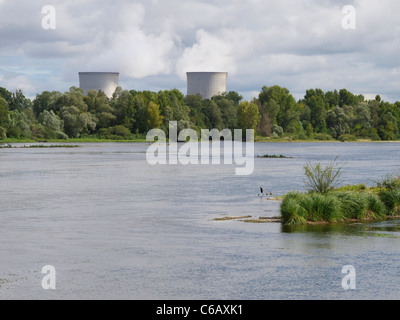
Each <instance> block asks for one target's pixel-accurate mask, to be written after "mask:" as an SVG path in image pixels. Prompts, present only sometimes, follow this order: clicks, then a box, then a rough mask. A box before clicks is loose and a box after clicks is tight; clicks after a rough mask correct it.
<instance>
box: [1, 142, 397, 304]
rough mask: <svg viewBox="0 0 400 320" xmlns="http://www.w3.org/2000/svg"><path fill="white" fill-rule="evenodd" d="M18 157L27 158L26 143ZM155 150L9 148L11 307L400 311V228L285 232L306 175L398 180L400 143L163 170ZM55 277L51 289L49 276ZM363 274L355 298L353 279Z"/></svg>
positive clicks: (271, 150) (298, 150)
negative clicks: (265, 306)
mask: <svg viewBox="0 0 400 320" xmlns="http://www.w3.org/2000/svg"><path fill="white" fill-rule="evenodd" d="M13 146H21V145H19V144H13ZM148 146H149V145H148V144H146V143H99V144H79V147H78V148H3V149H0V257H1V260H0V298H1V299H155V300H157V299H194V300H197V299H244V300H246V299H252V300H264V299H399V298H400V292H399V290H400V289H399V288H400V263H399V262H400V260H399V259H400V246H399V244H400V238H399V237H400V221H397V220H393V221H384V222H375V223H363V224H354V223H353V224H337V225H331V226H314V227H310V226H308V227H299V228H285V227H283V226H281V224H280V223H261V224H260V223H258V224H254V223H245V222H241V221H214V220H213V219H214V218H219V217H224V216H246V215H250V216H253V217H255V218H256V217H260V216H263V217H265V216H271V217H272V216H277V215H279V202H277V201H271V200H268V199H266V198H264V197H259V196H258V193H259V187H260V186H262V187H263V188H264V189H265V190H268V191H272V192H273V194H274V195H281V194H284V193H286V192H288V191H290V190H299V191H303V165H304V164H305V163H306V162H307V161H313V162H314V161H315V162H322V163H327V162H330V161H333V160H334V159H335V158H336V157H338V163H339V164H341V165H343V166H344V168H343V176H342V177H343V181H342V184H354V183H362V182H365V183H366V184H367V185H373V184H374V183H375V182H374V181H377V180H380V179H381V178H382V177H383V176H384V175H385V174H387V173H397V172H398V170H399V164H400V144H398V143H365V144H364V143H256V144H255V155H256V156H257V155H258V156H262V155H264V154H269V155H280V154H282V155H285V156H287V157H291V158H283V159H273V158H271V159H270V158H264V159H262V158H255V168H254V172H253V174H251V175H249V176H237V175H235V168H236V167H237V166H236V165H235V164H232V165H222V164H221V165H186V166H185V165H179V164H178V165H156V166H151V165H150V164H149V163H148V162H147V161H146V150H147V148H148ZM46 265H51V266H53V267H54V268H55V271H56V273H55V278H54V280H55V284H56V289H55V290H44V289H43V287H42V279H43V278H44V277H45V276H46V274H44V273H42V272H41V271H42V267H43V266H46ZM346 265H351V266H353V267H354V270H355V277H354V278H353V280H354V281H353V283H355V284H356V288H355V289H349V290H345V289H344V288H343V286H342V279H343V278H344V277H345V276H346V274H345V273H342V268H343V267H344V266H346Z"/></svg>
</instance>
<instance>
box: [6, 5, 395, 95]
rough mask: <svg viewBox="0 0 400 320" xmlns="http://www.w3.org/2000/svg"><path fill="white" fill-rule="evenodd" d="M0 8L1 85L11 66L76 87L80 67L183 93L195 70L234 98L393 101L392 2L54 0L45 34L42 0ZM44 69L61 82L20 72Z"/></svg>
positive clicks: (40, 82) (38, 80) (36, 79)
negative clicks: (345, 96) (344, 94)
mask: <svg viewBox="0 0 400 320" xmlns="http://www.w3.org/2000/svg"><path fill="white" fill-rule="evenodd" d="M0 3H1V4H2V10H1V11H0V21H1V22H0V38H1V39H2V41H1V43H0V77H3V81H4V78H5V73H3V74H1V72H2V71H1V70H5V67H7V66H8V65H7V63H8V62H10V61H11V63H12V66H15V67H18V68H19V70H20V71H18V74H19V75H22V76H25V77H27V78H28V79H30V80H31V82H32V83H35V85H36V84H37V87H38V88H40V89H46V90H53V89H57V90H68V87H69V86H71V85H77V79H78V76H77V74H78V72H79V71H88V70H94V71H97V70H98V71H102V70H106V71H119V72H120V73H121V77H124V78H125V80H126V81H127V82H126V83H129V82H130V81H129V79H131V82H130V83H135V84H136V83H138V82H137V81H136V80H135V79H142V80H143V81H141V83H146V85H147V84H149V86H151V87H152V88H154V87H157V86H158V87H160V89H169V87H165V86H168V84H169V83H171V86H175V85H177V84H178V85H179V82H181V83H182V86H181V87H185V86H186V83H185V79H186V77H185V73H186V72H187V71H194V70H203V71H227V72H229V75H230V76H229V81H228V85H229V84H230V85H232V86H233V88H232V89H234V90H236V91H239V92H240V91H241V90H243V92H252V91H256V90H259V89H260V88H261V87H262V86H263V85H273V84H278V85H282V86H286V87H287V88H288V89H289V90H291V91H295V92H302V91H303V92H304V90H305V89H308V88H310V87H316V86H317V87H321V88H324V89H325V88H326V89H340V88H337V87H338V86H340V87H346V88H348V89H349V90H352V88H354V90H359V91H363V92H372V93H374V92H378V93H379V92H383V91H385V93H386V95H388V96H392V97H396V96H397V97H398V98H397V99H400V94H399V92H400V85H399V80H398V78H399V75H398V70H399V69H400V63H399V62H398V60H399V59H398V52H400V23H399V22H398V21H399V14H398V13H399V12H400V2H399V1H396V0H382V1H379V2H377V1H375V0H362V1H361V0H360V1H348V0H324V1H317V0H306V1H298V0H285V1H278V0H271V1H263V0H245V1H239V0H221V1H218V2H215V1H197V0H185V1H182V0H163V1H161V0H153V1H148V0H137V1H135V2H131V1H127V0H114V1H112V2H110V1H105V0H80V1H77V0H65V1H62V2H55V4H54V6H55V8H56V12H57V29H56V30H50V31H49V30H43V29H42V28H41V19H42V15H41V8H42V6H43V5H46V4H48V1H46V0H37V1H28V0H13V1H7V2H5V1H2V0H0ZM348 4H351V5H354V6H355V7H356V15H357V29H356V30H344V29H343V28H342V26H341V19H342V12H341V8H342V6H344V5H348ZM10 57H12V59H11V58H10ZM1 61H3V63H1ZM46 63H49V64H50V65H51V66H52V67H51V71H52V74H51V75H49V77H52V79H56V78H57V77H58V79H59V80H58V81H52V83H54V84H62V83H64V86H65V88H45V87H44V86H45V85H46V86H47V85H48V83H43V77H42V78H40V77H38V76H37V75H34V74H28V73H27V72H25V71H24V69H25V70H27V69H29V67H35V66H36V67H37V68H40V67H43V66H44V65H46ZM144 78H146V79H145V80H144ZM63 81H64V82H63ZM26 87H27V88H29V86H26ZM33 89H34V88H33ZM129 89H131V88H129Z"/></svg>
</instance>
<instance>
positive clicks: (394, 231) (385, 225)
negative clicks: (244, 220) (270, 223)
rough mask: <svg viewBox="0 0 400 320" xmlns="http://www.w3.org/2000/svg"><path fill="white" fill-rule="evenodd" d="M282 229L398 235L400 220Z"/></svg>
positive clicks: (286, 228)
mask: <svg viewBox="0 0 400 320" xmlns="http://www.w3.org/2000/svg"><path fill="white" fill-rule="evenodd" d="M281 228H282V229H281V230H282V232H284V233H297V232H298V233H309V234H312V233H317V234H318V233H320V234H325V235H326V234H333V235H335V234H341V235H348V236H363V237H368V236H382V237H385V236H387V237H393V238H395V237H398V236H400V233H399V232H400V221H399V220H387V221H379V222H368V221H367V222H337V223H327V224H325V223H322V224H306V225H295V226H286V225H282V226H281Z"/></svg>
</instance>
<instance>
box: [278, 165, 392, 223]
mask: <svg viewBox="0 0 400 320" xmlns="http://www.w3.org/2000/svg"><path fill="white" fill-rule="evenodd" d="M340 169H341V168H338V167H336V166H335V165H333V164H332V163H331V164H329V165H328V166H327V167H325V168H322V167H321V165H320V164H318V165H314V166H310V164H307V165H306V166H305V171H306V174H305V175H306V178H307V179H306V181H305V183H306V187H307V188H308V192H306V193H300V192H295V191H292V192H289V193H288V194H287V195H285V196H284V199H283V201H282V203H281V208H280V209H281V216H282V222H283V223H284V224H286V225H295V224H306V223H330V222H339V221H351V220H359V221H365V220H382V219H386V218H390V217H394V216H399V215H400V176H386V177H385V178H384V179H383V180H382V181H380V182H377V185H376V186H373V187H367V186H366V185H365V184H360V185H354V186H343V187H337V188H335V187H333V184H334V183H335V182H337V180H338V179H339V178H340ZM321 172H329V174H326V175H322V177H321V175H320V173H321ZM316 176H317V177H318V178H320V179H316ZM332 177H335V179H332ZM314 182H318V183H314ZM321 186H323V187H321Z"/></svg>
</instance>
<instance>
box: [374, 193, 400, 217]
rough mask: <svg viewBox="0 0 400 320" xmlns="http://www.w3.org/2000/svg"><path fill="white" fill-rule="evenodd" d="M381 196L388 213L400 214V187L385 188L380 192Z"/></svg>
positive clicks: (392, 214) (391, 214)
mask: <svg viewBox="0 0 400 320" xmlns="http://www.w3.org/2000/svg"><path fill="white" fill-rule="evenodd" d="M379 198H380V199H381V200H382V202H383V203H384V204H385V207H386V214H387V215H389V216H396V215H399V214H400V189H389V188H384V189H382V190H381V191H380V192H379Z"/></svg>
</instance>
